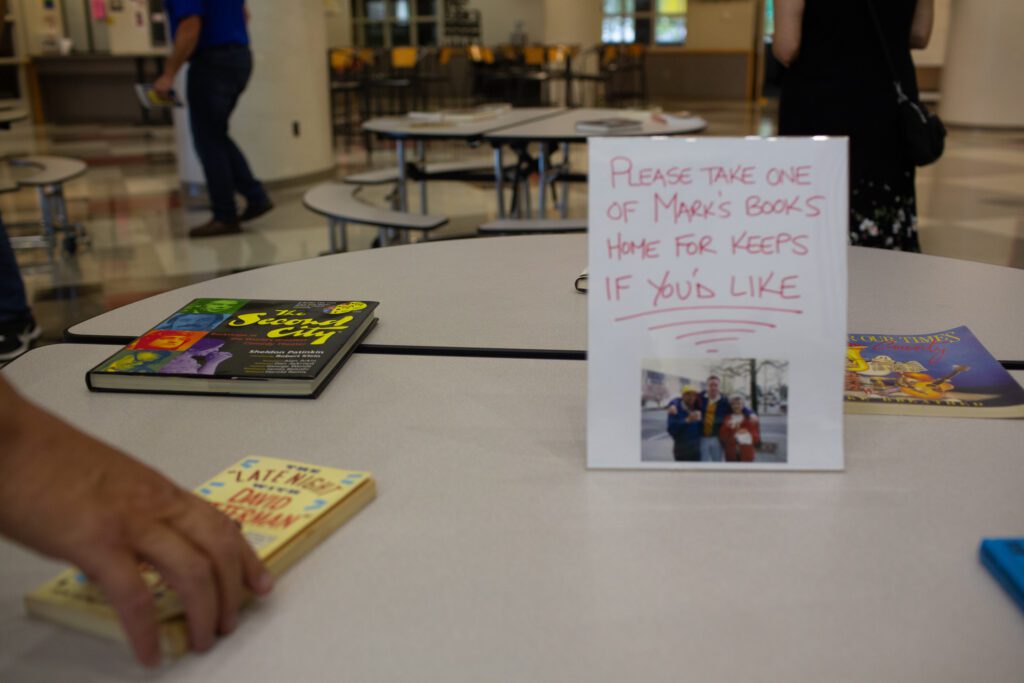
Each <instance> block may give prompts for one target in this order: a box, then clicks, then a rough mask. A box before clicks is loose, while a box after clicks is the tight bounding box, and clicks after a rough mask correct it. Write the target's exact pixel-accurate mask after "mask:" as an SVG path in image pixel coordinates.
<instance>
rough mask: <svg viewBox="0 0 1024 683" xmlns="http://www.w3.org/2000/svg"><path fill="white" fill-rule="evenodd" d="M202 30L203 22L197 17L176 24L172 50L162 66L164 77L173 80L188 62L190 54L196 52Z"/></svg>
mask: <svg viewBox="0 0 1024 683" xmlns="http://www.w3.org/2000/svg"><path fill="white" fill-rule="evenodd" d="M202 29H203V22H202V20H201V19H200V18H199V17H197V16H192V17H186V18H185V19H182V21H181V23H180V24H178V30H177V32H175V34H174V48H173V49H172V50H171V54H170V56H169V57H168V58H167V62H166V63H165V65H164V76H167V77H168V78H174V77H175V75H177V73H178V71H179V70H180V69H181V67H182V66H184V65H185V62H187V61H188V60H189V58H190V57H191V56H192V53H193V52H195V51H196V45H198V44H199V34H200V32H201V31H202Z"/></svg>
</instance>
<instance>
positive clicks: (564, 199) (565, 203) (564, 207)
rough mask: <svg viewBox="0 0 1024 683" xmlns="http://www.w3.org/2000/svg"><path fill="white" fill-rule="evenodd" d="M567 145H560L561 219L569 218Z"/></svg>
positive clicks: (566, 143) (565, 143) (564, 143)
mask: <svg viewBox="0 0 1024 683" xmlns="http://www.w3.org/2000/svg"><path fill="white" fill-rule="evenodd" d="M569 173H570V168H569V143H568V142H563V143H562V196H561V197H559V207H558V208H559V210H560V212H561V216H562V218H568V217H569Z"/></svg>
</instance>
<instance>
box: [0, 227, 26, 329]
mask: <svg viewBox="0 0 1024 683" xmlns="http://www.w3.org/2000/svg"><path fill="white" fill-rule="evenodd" d="M29 313H30V311H29V307H28V300H27V299H26V298H25V283H24V282H22V281H21V271H20V270H18V262H17V261H15V260H14V249H12V248H11V241H10V239H8V237H7V229H6V228H4V221H3V219H2V218H0V323H6V322H10V321H12V320H18V319H20V318H27V317H28V315H29Z"/></svg>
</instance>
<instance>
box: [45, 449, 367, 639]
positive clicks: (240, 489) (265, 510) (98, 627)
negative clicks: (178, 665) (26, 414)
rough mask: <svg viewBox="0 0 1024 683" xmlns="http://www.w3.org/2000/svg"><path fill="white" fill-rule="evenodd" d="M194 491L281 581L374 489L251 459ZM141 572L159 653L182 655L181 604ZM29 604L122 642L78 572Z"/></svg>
mask: <svg viewBox="0 0 1024 683" xmlns="http://www.w3.org/2000/svg"><path fill="white" fill-rule="evenodd" d="M195 493H196V495H198V496H200V497H202V498H204V499H206V500H207V501H209V502H210V504H212V505H213V506H214V507H216V508H217V509H219V510H220V511H221V512H223V513H224V514H226V515H227V516H228V517H230V518H231V519H233V520H235V521H236V522H238V523H239V525H240V526H241V528H242V533H243V534H244V535H245V538H246V540H248V541H249V544H250V545H251V546H252V547H253V549H255V550H256V553H257V554H258V555H259V556H260V559H262V560H263V561H264V563H265V564H266V566H267V569H268V570H269V571H270V572H271V573H272V574H273V575H274V576H279V575H280V574H281V573H283V572H284V571H285V570H286V569H287V568H288V567H290V566H291V565H292V564H293V563H294V562H295V561H296V560H298V559H299V558H300V557H302V556H303V555H305V554H306V553H307V552H309V550H311V549H312V548H313V547H314V546H315V545H317V544H318V543H319V542H320V541H321V540H323V538H325V537H326V536H327V535H328V534H330V533H331V532H332V531H334V529H336V528H337V527H339V526H341V524H343V523H344V522H345V521H346V520H347V519H349V518H350V517H351V516H352V515H354V514H355V513H356V512H358V511H359V510H360V509H362V508H363V507H364V506H365V505H366V504H367V503H368V502H370V500H372V499H373V497H374V496H375V494H376V486H375V483H374V480H373V478H372V476H371V475H370V474H369V473H368V472H355V471H350V470H341V469H335V468H332V467H321V466H318V465H309V464H305V463H300V462H293V461H290V460H281V459H277V458H268V457H263V456H250V457H247V458H243V459H242V460H240V461H239V462H237V463H235V464H234V465H232V466H231V467H229V468H227V469H226V470H224V471H223V472H221V473H220V474H218V475H217V476H215V477H213V478H212V479H210V480H209V481H207V482H205V483H204V484H202V485H201V486H199V487H198V488H196V489H195ZM140 569H141V571H142V574H143V577H144V578H145V580H146V583H147V584H148V585H149V586H150V588H151V590H152V591H153V596H154V599H155V601H156V606H157V615H158V620H159V621H160V622H161V640H162V646H163V649H164V651H165V652H167V653H169V654H180V653H181V652H184V651H185V650H186V649H187V645H188V638H187V629H186V626H185V622H184V612H183V608H182V605H181V602H180V600H179V599H178V596H177V595H176V594H175V593H174V591H173V590H171V588H170V587H169V586H168V585H167V584H166V582H165V581H164V580H163V579H162V578H161V577H160V575H159V574H158V573H157V572H156V571H155V570H154V569H152V568H151V567H149V566H148V565H143V566H142V567H140ZM26 605H27V608H28V611H29V613H30V614H34V615H36V616H40V617H43V618H46V619H49V620H51V621H56V622H59V623H62V624H66V625H69V626H72V627H74V628H78V629H79V630H83V631H87V632H90V633H94V634H97V635H102V636H106V637H109V638H115V639H119V640H120V639H123V635H122V633H121V630H120V625H119V623H118V621H117V615H116V613H115V611H114V609H113V607H111V606H110V604H109V603H108V602H107V600H106V598H105V597H104V596H103V594H102V592H101V591H100V590H99V589H98V588H97V587H96V586H95V585H93V584H92V583H90V582H89V581H88V579H87V578H86V577H85V576H84V575H83V574H82V573H81V572H79V571H78V570H77V569H73V568H72V569H67V570H65V571H63V572H61V573H60V574H58V575H57V576H56V577H55V578H53V579H52V580H50V581H48V582H47V583H45V584H43V585H42V586H40V587H39V588H37V589H36V590H34V591H33V592H32V593H30V594H29V595H28V596H27V597H26Z"/></svg>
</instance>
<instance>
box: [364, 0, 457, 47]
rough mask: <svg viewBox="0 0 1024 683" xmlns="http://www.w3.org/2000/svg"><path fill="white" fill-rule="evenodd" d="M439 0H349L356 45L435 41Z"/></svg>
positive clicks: (413, 43) (433, 43)
mask: <svg viewBox="0 0 1024 683" xmlns="http://www.w3.org/2000/svg"><path fill="white" fill-rule="evenodd" d="M438 2H439V0H352V32H353V34H354V38H355V43H356V45H358V46H360V47H394V46H397V45H437V42H438V36H437V5H438Z"/></svg>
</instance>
